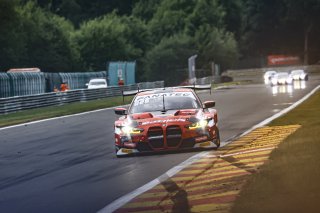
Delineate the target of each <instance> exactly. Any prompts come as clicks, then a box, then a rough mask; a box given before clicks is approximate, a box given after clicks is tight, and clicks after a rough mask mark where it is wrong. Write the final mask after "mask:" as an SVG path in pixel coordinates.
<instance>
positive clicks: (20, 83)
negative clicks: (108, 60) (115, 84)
mask: <svg viewBox="0 0 320 213" xmlns="http://www.w3.org/2000/svg"><path fill="white" fill-rule="evenodd" d="M92 78H105V79H106V78H107V72H106V71H101V72H79V73H42V72H33V73H31V72H19V73H18V72H17V73H4V72H2V73H0V98H6V97H13V96H24V95H35V94H42V93H45V92H52V91H53V88H54V87H56V88H58V89H59V88H60V85H61V83H62V82H67V84H68V86H69V88H70V89H83V88H86V83H88V82H89V81H90V79H92Z"/></svg>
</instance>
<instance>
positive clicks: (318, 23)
mask: <svg viewBox="0 0 320 213" xmlns="http://www.w3.org/2000/svg"><path fill="white" fill-rule="evenodd" d="M319 36H320V0H294V1H293V0H90V1H88V0H0V71H6V70H8V69H10V68H22V67H39V68H40V69H41V70H42V71H43V72H83V71H86V72H87V71H100V70H106V64H107V62H108V61H136V62H137V74H136V78H137V80H138V81H154V80H166V81H172V80H173V79H175V78H177V77H179V76H183V75H184V73H186V70H187V65H188V63H187V62H188V58H189V57H190V56H192V55H194V54H197V55H198V57H197V60H196V66H197V69H202V70H210V67H211V63H212V62H215V63H217V64H220V66H221V68H222V70H226V69H230V68H233V69H238V68H253V67H261V66H265V65H266V64H265V63H264V59H265V58H266V57H267V56H268V55H270V54H287V55H295V56H299V57H300V58H301V60H302V63H304V64H315V63H319V60H320V51H319V48H320V39H318V38H319Z"/></svg>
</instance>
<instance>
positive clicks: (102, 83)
mask: <svg viewBox="0 0 320 213" xmlns="http://www.w3.org/2000/svg"><path fill="white" fill-rule="evenodd" d="M86 86H87V87H88V89H100V88H107V87H108V84H107V80H106V79H103V78H95V79H91V80H90V81H89V83H87V84H86Z"/></svg>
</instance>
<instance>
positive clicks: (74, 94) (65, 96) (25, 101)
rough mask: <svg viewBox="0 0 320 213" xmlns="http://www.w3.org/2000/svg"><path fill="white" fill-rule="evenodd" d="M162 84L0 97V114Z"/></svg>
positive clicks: (92, 98)
mask: <svg viewBox="0 0 320 213" xmlns="http://www.w3.org/2000/svg"><path fill="white" fill-rule="evenodd" d="M163 86H164V82H163V81H156V82H143V83H138V84H134V85H126V86H121V87H118V86H116V87H108V88H103V89H78V90H70V91H66V92H50V93H44V94H39V95H30V96H19V97H10V98H0V114H7V113H10V112H17V111H20V110H25V109H33V108H39V107H45V106H57V105H63V104H66V103H72V102H85V101H88V100H95V99H100V98H107V97H114V96H121V95H122V92H124V91H131V90H138V89H152V88H162V87H163Z"/></svg>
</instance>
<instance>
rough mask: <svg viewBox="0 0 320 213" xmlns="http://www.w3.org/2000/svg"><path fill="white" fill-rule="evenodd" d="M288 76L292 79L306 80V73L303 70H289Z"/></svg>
mask: <svg viewBox="0 0 320 213" xmlns="http://www.w3.org/2000/svg"><path fill="white" fill-rule="evenodd" d="M290 76H291V77H292V79H293V80H305V81H307V80H308V74H307V73H306V72H305V71H304V70H291V72H290Z"/></svg>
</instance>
